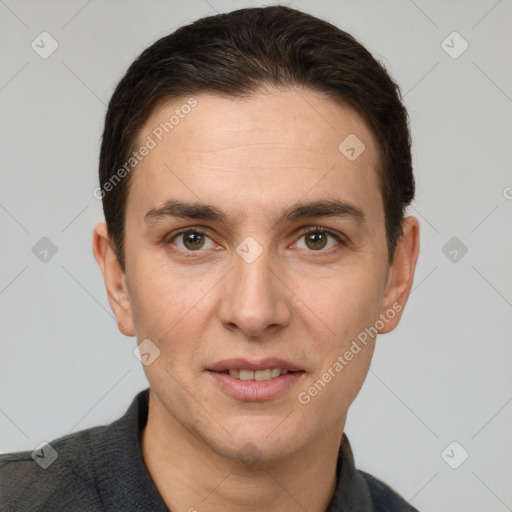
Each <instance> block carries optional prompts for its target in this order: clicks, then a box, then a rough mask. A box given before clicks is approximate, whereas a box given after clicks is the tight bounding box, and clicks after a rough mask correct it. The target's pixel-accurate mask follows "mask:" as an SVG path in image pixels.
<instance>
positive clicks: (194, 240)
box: [180, 231, 204, 251]
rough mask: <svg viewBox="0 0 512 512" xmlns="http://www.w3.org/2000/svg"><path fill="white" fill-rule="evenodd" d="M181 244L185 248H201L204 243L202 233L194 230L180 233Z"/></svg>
mask: <svg viewBox="0 0 512 512" xmlns="http://www.w3.org/2000/svg"><path fill="white" fill-rule="evenodd" d="M180 236H182V237H183V238H182V240H183V244H184V245H185V247H186V248H187V249H190V250H191V251H194V250H197V249H201V247H202V246H203V245H204V233H197V232H196V231H187V232H186V233H182V234H181V235H180Z"/></svg>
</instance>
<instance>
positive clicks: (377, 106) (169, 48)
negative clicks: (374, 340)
mask: <svg viewBox="0 0 512 512" xmlns="http://www.w3.org/2000/svg"><path fill="white" fill-rule="evenodd" d="M265 85H269V86H275V87H301V88H305V89H307V90H310V91H313V92H320V93H324V94H325V95H327V96H328V97H330V98H333V99H336V100H340V101H342V102H343V103H344V104H347V105H349V106H351V107H352V108H354V109H355V110H356V111H357V112H358V113H359V114H360V115H361V117H362V118H363V119H364V120H365V121H366V123H367V124H368V126H369V127H370V129H371V130H372V133H373V134H374V136H375V137H376V140H377V141H378V145H379V150H380V162H379V163H380V165H379V169H378V173H379V177H380V183H381V193H382V197H383V203H384V211H385V227H386V238H387V247H388V256H389V261H390V262H391V261H392V259H393V255H394V251H395V247H396V244H397V242H398V240H399V239H400V237H401V236H402V234H403V230H402V222H403V218H404V213H405V208H406V207H407V206H408V205H409V204H410V202H411V201H412V199H413V197H414V189H415V184H414V177H413V172H412V162H411V137H410V132H409V120H408V115H407V111H406V109H405V107H404V105H403V104H402V97H401V93H400V89H399V87H398V85H397V84H396V83H395V82H394V81H393V79H392V78H391V77H390V76H389V75H388V73H387V72H386V70H385V69H384V67H383V65H381V64H380V63H379V62H378V61H377V60H376V59H375V58H374V57H373V56H372V55H371V54H370V52H369V51H368V50H366V48H364V47H363V46H362V45H361V44H360V43H359V42H358V41H357V40H356V39H354V37H352V36H351V35H350V34H348V33H347V32H344V31H343V30H340V29H339V28H337V27H336V26H334V25H332V24H331V23H328V22H327V21H324V20H321V19H318V18H316V17H314V16H311V15H309V14H306V13H303V12H301V11H298V10H296V9H291V8H289V7H285V6H269V7H260V8H248V9H239V10H236V11H232V12H229V13H223V14H218V15H215V16H209V17H206V18H202V19H199V20H197V21H195V22H193V23H191V24H189V25H185V26H183V27H181V28H179V29H178V30H176V31H175V32H173V33H172V34H169V35H167V36H165V37H162V38H161V39H159V40H158V41H156V42H155V43H154V44H152V45H151V46H149V47H148V48H147V49H145V50H144V51H143V52H142V53H141V55H140V56H139V57H138V58H137V59H136V60H135V61H134V62H133V63H132V64H131V65H130V67H129V68H128V70H127V72H126V74H125V75H124V77H123V78H122V79H121V81H120V82H119V84H118V85H117V87H116V89H115V91H114V93H113V95H112V98H111V100H110V103H109V105H108V111H107V114H106V117H105V127H104V132H103V137H102V143H101V151H100V160H99V179H100V186H101V190H102V193H101V197H102V200H103V211H104V214H105V220H106V223H107V227H108V232H109V235H110V237H111V239H112V242H113V246H114V250H115V252H116V256H117V258H118V260H119V263H120V265H121V267H122V268H123V270H125V254H124V221H125V209H126V199H127V194H128V186H129V183H130V174H129V173H123V179H117V181H116V182H115V183H114V184H113V182H112V178H113V177H116V176H115V174H116V172H118V170H119V169H120V168H121V166H123V164H126V162H127V161H128V160H129V158H130V155H131V154H132V153H133V152H134V151H135V150H136V149H137V144H138V142H139V141H138V138H139V135H140V132H141V129H142V128H143V126H144V124H145V123H146V121H147V120H148V118H149V117H150V116H151V114H152V113H153V112H154V111H155V110H156V109H157V108H158V107H159V106H161V105H162V104H163V103H164V102H167V101H172V100H176V99H178V98H180V97H184V96H187V95H193V94H199V93H217V94H221V95H225V96H231V97H242V96H250V95H251V94H256V93H257V92H258V91H259V90H261V88H262V87H263V86H265ZM125 175H126V177H124V176H125ZM117 178H119V174H118V176H117ZM108 183H110V184H111V185H110V186H109V187H108V188H107V187H106V185H107V184H108ZM107 190H108V192H106V191H107Z"/></svg>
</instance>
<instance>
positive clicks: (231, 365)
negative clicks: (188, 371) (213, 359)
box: [207, 357, 303, 382]
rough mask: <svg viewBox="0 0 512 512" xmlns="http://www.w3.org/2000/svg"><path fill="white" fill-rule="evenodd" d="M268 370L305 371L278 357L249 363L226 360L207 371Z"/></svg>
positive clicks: (238, 359)
mask: <svg viewBox="0 0 512 512" xmlns="http://www.w3.org/2000/svg"><path fill="white" fill-rule="evenodd" d="M267 368H282V369H283V370H288V371H289V372H297V371H300V370H303V368H301V367H300V366H297V365H296V364H294V363H291V362H289V361H285V360H283V359H278V358H276V357H267V358H265V359H260V360H258V361H248V360H247V359H243V358H234V359H224V360H223V361H219V362H218V363H215V364H213V365H212V366H210V367H208V368H207V370H209V371H213V372H224V371H226V370H244V369H245V370H253V371H256V370H266V369H267ZM276 378H279V377H276ZM262 382H268V381H262Z"/></svg>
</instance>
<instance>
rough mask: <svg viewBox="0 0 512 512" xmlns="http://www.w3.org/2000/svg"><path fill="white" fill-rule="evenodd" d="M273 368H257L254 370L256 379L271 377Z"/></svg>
mask: <svg viewBox="0 0 512 512" xmlns="http://www.w3.org/2000/svg"><path fill="white" fill-rule="evenodd" d="M271 372H272V370H270V369H269V370H257V371H255V372H254V380H268V379H271V378H272V376H271Z"/></svg>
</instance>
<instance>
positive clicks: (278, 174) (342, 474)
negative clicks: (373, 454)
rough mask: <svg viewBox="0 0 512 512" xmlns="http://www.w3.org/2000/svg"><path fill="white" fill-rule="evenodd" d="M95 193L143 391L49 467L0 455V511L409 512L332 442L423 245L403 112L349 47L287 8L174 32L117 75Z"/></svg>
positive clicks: (377, 72) (64, 444)
mask: <svg viewBox="0 0 512 512" xmlns="http://www.w3.org/2000/svg"><path fill="white" fill-rule="evenodd" d="M95 195H97V197H101V198H102V200H103V207H104V212H105V219H106V224H105V223H100V224H98V225H97V226H96V227H95V229H94V236H93V252H94V256H95V258H96V261H97V262H98V264H99V266H100V269H101V271H102V273H103V278H104V281H105V286H106V291H107V295H108V300H109V303H110V305H111V307H112V310H113V312H114V313H115V315H116V318H117V321H118V326H119V329H120V331H121V332H122V333H123V334H125V335H127V336H136V337H137V340H138V343H139V349H140V354H141V360H142V362H143V363H144V371H145V373H146V376H147V378H148V381H149V384H150V387H149V390H145V391H143V392H141V393H139V394H138V395H137V397H136V398H135V399H134V401H133V403H132V405H131V406H130V408H129V409H128V412H127V413H126V415H125V416H123V417H122V418H121V419H119V420H117V421H116V422H114V423H112V424H111V425H109V426H106V427H95V428H92V429H88V430H84V431H81V432H77V433H74V434H71V435H68V436H65V437H62V438H59V439H56V440H54V441H52V442H50V443H49V446H47V447H43V448H42V449H41V454H39V455H40V457H42V458H44V457H45V456H46V452H45V450H50V447H51V449H52V450H54V451H55V453H56V454H58V456H57V458H56V459H55V460H54V461H53V463H52V464H51V465H49V466H48V467H46V469H42V467H41V466H40V464H37V463H36V461H35V459H36V458H37V456H38V454H37V453H36V454H35V456H34V454H33V453H31V452H23V453H16V454H9V455H5V456H3V457H2V459H1V463H0V479H1V486H0V493H1V494H0V498H1V502H2V507H3V508H2V510H9V511H11V510H66V511H68V510H108V511H131V510H133V511H135V510H151V511H157V510H162V511H164V510H171V511H199V512H202V511H220V510H222V511H263V510H272V511H278V512H279V511H286V512H289V511H299V510H300V511H304V510H307V511H310V512H315V511H318V512H320V511H330V512H334V511H344V512H347V511H370V510H371V511H398V510H400V511H408V510H409V511H410V510H415V509H414V508H413V507H412V506H410V505H409V504H408V503H407V502H406V501H405V500H404V499H403V498H401V497H400V496H399V495H398V494H397V493H396V492H394V491H393V490H392V488H391V487H389V486H387V485H386V484H384V483H382V482H380V481H379V480H377V479H375V478H374V477H372V476H371V475H369V474H367V473H364V472H362V471H358V470H356V469H355V467H354V459H353V455H352V452H351V448H350V444H349V441H348V438H347V436H346V434H345V433H344V426H345V422H346V417H347V411H348V408H349V406H350V404H351V403H352V401H353V400H354V398H355V396H356V395H357V393H358V392H359V390H360V388H361V386H362V384H363V382H364V379H365V377H366V375H367V372H368V370H369V366H370V362H371V358H372V354H373V350H374V346H375V339H376V334H377V333H380V334H384V333H387V332H389V331H391V330H393V329H394V328H395V327H396V325H397V324H398V322H399V320H400V317H401V314H402V312H403V308H404V306H405V304H406V301H407V298H408V295H409V292H410V289H411V285H412V281H413V277H414V270H415V265H416V260H417V256H418V250H419V226H418V222H417V220H416V219H415V218H414V217H405V218H404V212H405V208H406V207H407V205H408V204H409V203H410V202H411V200H412V199H413V196H414V179H413V175H412V168H411V153H410V135H409V129H408V122H407V113H406V110H405V108H404V106H403V105H402V103H401V101H400V93H399V89H398V87H397V86H396V84H395V83H394V82H393V81H392V79H391V78H390V77H389V76H388V75H387V73H386V71H385V70H384V69H383V67H382V66H381V65H380V64H379V63H378V62H377V61H376V60H375V59H374V58H373V57H372V56H371V55H370V54H369V52H368V51H367V50H366V49H365V48H363V47H362V46H361V45H360V44H359V43H358V42H357V41H355V40H354V38H352V36H350V35H349V34H347V33H345V32H343V31H341V30H339V29H338V28H336V27H334V26H333V25H331V24H329V23H327V22H325V21H322V20H319V19H317V18H314V17H312V16H310V15H307V14H304V13H301V12H299V11H297V10H293V9H290V8H287V7H283V6H274V7H266V8H252V9H242V10H238V11H234V12H231V13H228V14H221V15H218V16H212V17H208V18H204V19H201V20H198V21H196V22H195V23H192V24H190V25H187V26H185V27H182V28H180V29H179V30H177V31H176V32H175V33H173V34H171V35H169V36H166V37H164V38H162V39H160V40H159V41H157V42H156V43H154V44H153V45H152V46H150V47H149V48H148V49H146V50H145V51H144V52H143V53H142V54H141V55H140V56H139V57H138V58H137V59H136V60H135V62H134V63H133V64H132V65H131V66H130V68H129V69H128V71H127V73H126V75H125V76H124V77H123V79H122V80H121V81H120V83H119V84H118V86H117V88H116V90H115V92H114V94H113V96H112V99H111V101H110V104H109V107H108V112H107V115H106V120H105V129H104V133H103V140H102V147H101V154H100V187H98V189H97V190H96V191H95ZM369 415H371V411H369ZM374 420H375V421H378V420H377V418H375V419H374Z"/></svg>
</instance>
